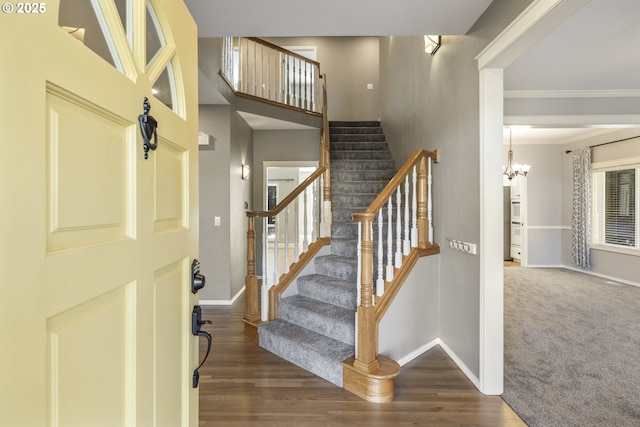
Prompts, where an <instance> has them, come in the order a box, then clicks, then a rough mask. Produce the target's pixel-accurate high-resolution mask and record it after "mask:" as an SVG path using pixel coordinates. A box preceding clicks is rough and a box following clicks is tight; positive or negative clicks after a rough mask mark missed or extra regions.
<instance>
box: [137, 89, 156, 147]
mask: <svg viewBox="0 0 640 427" xmlns="http://www.w3.org/2000/svg"><path fill="white" fill-rule="evenodd" d="M142 108H143V110H144V114H140V115H139V116H138V122H140V132H141V133H142V140H143V144H144V158H145V159H147V158H149V149H151V150H155V149H156V148H158V132H157V129H158V122H157V121H156V119H154V118H153V116H150V115H149V110H151V104H149V99H148V98H147V97H146V96H145V97H144V103H143V104H142ZM152 136H153V144H151V137H152Z"/></svg>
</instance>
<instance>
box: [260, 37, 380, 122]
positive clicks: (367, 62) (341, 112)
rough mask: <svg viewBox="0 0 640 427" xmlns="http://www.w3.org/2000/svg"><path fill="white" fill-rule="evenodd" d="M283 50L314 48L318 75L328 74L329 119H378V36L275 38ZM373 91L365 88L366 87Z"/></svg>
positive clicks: (272, 39)
mask: <svg viewBox="0 0 640 427" xmlns="http://www.w3.org/2000/svg"><path fill="white" fill-rule="evenodd" d="M268 40H269V41H270V42H272V43H274V44H277V45H279V46H283V47H293V46H316V48H317V58H316V60H317V61H318V62H319V63H320V73H322V74H326V75H327V90H328V94H327V98H328V102H329V106H328V110H329V119H330V120H378V119H379V118H380V96H379V93H380V92H379V86H378V51H379V49H378V37H300V38H294V37H276V38H269V39H268ZM369 83H370V84H373V89H371V90H369V89H367V84H369Z"/></svg>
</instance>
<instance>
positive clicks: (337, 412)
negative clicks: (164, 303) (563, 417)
mask: <svg viewBox="0 0 640 427" xmlns="http://www.w3.org/2000/svg"><path fill="white" fill-rule="evenodd" d="M243 308H244V298H241V299H240V300H238V301H237V302H236V303H235V304H234V305H233V306H232V307H203V318H204V319H206V320H211V321H212V322H213V323H212V324H211V325H204V326H203V329H204V330H206V331H208V332H210V333H211V334H212V335H213V347H212V350H211V354H210V356H209V359H208V360H207V362H206V363H205V364H204V366H203V367H202V368H201V369H200V426H206V427H211V426H238V427H246V426H260V427H270V426H274V427H275V426H277V427H283V426H296V427H315V426H317V427H331V426H385V427H387V426H388V427H398V426H487V427H500V426H509V427H511V426H525V427H526V424H525V423H524V422H523V421H522V420H521V419H520V418H519V417H518V416H517V415H516V414H515V413H514V412H513V411H512V410H511V408H510V407H509V406H508V405H507V404H506V403H505V402H504V401H503V400H502V398H500V397H499V396H484V395H483V394H482V393H480V392H478V390H477V389H476V388H475V387H474V386H473V384H472V383H471V382H470V381H469V380H468V379H467V378H466V377H465V376H464V374H463V373H462V372H461V371H460V370H459V369H458V368H457V367H456V365H455V364H454V363H453V362H452V361H451V359H450V358H449V357H448V356H447V354H446V353H445V352H444V351H443V350H442V349H440V347H436V348H433V349H431V350H429V351H428V352H426V353H424V354H423V355H421V356H420V357H418V358H416V359H415V360H413V361H412V362H411V363H409V364H407V365H405V366H404V367H403V368H402V372H401V373H400V376H399V377H398V378H397V379H396V397H395V400H394V401H393V402H391V403H381V404H377V403H369V402H366V401H363V400H361V399H360V398H358V397H356V396H355V395H353V394H351V393H349V392H347V391H345V390H343V389H341V388H338V387H336V386H334V385H333V384H331V383H329V382H327V381H325V380H322V379H320V378H318V377H316V376H314V375H312V374H310V373H308V372H307V371H305V370H303V369H301V368H298V367H297V366H295V365H292V364H290V363H289V362H286V361H284V360H282V359H280V358H279V357H277V356H274V355H273V354H271V353H269V352H267V351H265V350H263V349H261V348H260V347H258V346H257V345H255V344H253V343H251V342H249V341H248V340H246V339H245V338H244V335H243V324H242V321H241V316H242V313H243ZM205 349H206V343H205V340H204V339H202V340H201V345H200V352H201V356H202V355H203V354H204V351H205Z"/></svg>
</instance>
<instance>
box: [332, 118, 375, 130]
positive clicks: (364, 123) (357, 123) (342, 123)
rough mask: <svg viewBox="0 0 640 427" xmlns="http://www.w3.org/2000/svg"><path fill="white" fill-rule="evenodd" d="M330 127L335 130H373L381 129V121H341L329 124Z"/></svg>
mask: <svg viewBox="0 0 640 427" xmlns="http://www.w3.org/2000/svg"><path fill="white" fill-rule="evenodd" d="M329 127H330V128H334V127H373V128H378V127H380V122H379V121H374V120H365V121H362V120H361V121H352V122H345V121H341V120H332V121H330V122H329Z"/></svg>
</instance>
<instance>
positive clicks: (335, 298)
mask: <svg viewBox="0 0 640 427" xmlns="http://www.w3.org/2000/svg"><path fill="white" fill-rule="evenodd" d="M330 138H331V188H332V207H333V222H332V227H331V254H330V255H325V256H319V257H317V258H316V259H315V260H314V267H315V273H314V274H310V275H307V276H302V277H298V279H297V285H298V294H297V295H294V296H290V297H286V298H283V299H282V300H281V301H280V318H279V319H276V320H273V321H271V322H266V323H262V324H260V325H259V326H258V334H259V344H260V346H261V347H263V348H264V349H266V350H268V351H270V352H272V353H274V354H276V355H278V356H280V357H282V358H283V359H286V360H288V361H290V362H292V363H294V364H296V365H298V366H300V367H301V368H303V369H306V370H307V371H310V372H312V373H314V374H316V375H318V376H319V377H321V378H324V379H325V380H327V381H330V382H331V383H333V384H335V385H337V386H339V387H342V385H343V384H342V378H343V373H342V369H343V368H342V366H341V364H340V362H342V361H343V360H345V359H347V358H348V357H351V356H353V355H354V354H355V312H356V275H357V272H356V268H357V255H356V248H357V241H358V235H357V226H356V224H355V223H354V222H353V220H352V217H351V215H352V214H353V213H354V212H363V211H365V210H366V209H367V207H368V206H369V205H370V204H371V202H372V201H373V200H374V199H375V198H376V196H377V195H378V194H379V193H380V191H381V190H382V189H383V188H384V186H385V185H386V184H387V183H388V182H389V180H390V179H391V178H392V177H393V175H394V173H395V164H394V162H393V160H392V158H391V152H390V151H389V149H388V145H387V143H386V142H385V136H384V134H383V133H382V129H381V127H380V123H379V122H331V123H330Z"/></svg>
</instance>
